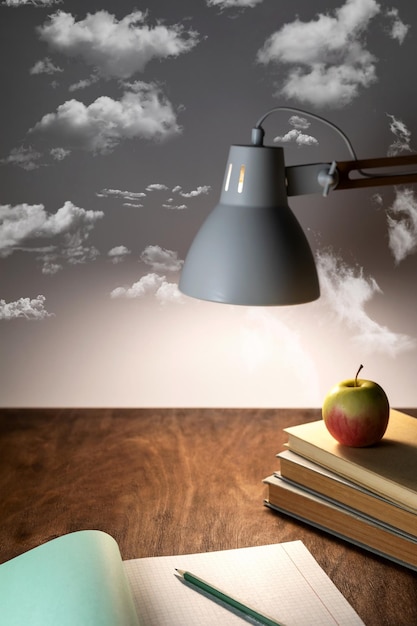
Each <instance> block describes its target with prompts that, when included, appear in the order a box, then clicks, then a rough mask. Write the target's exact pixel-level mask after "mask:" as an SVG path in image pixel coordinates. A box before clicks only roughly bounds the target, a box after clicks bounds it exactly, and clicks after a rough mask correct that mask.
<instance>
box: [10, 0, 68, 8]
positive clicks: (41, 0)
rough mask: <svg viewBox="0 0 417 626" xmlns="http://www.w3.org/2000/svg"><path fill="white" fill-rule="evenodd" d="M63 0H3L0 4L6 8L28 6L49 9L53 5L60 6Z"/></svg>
mask: <svg viewBox="0 0 417 626" xmlns="http://www.w3.org/2000/svg"><path fill="white" fill-rule="evenodd" d="M63 1H64V0H3V2H2V4H4V5H5V6H8V7H22V6H25V5H30V6H34V7H51V6H53V5H54V4H62V3H63Z"/></svg>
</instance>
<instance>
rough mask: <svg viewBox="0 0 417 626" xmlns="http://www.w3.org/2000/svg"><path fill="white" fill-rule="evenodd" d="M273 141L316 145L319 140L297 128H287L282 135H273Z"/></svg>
mask: <svg viewBox="0 0 417 626" xmlns="http://www.w3.org/2000/svg"><path fill="white" fill-rule="evenodd" d="M274 142H275V143H296V144H297V145H298V146H318V144H319V142H318V141H317V139H316V138H315V137H312V136H311V135H306V134H305V133H302V132H301V130H299V129H298V128H293V129H292V130H289V131H288V132H287V133H286V134H285V135H283V136H282V137H280V136H278V137H274Z"/></svg>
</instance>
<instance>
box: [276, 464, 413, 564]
mask: <svg viewBox="0 0 417 626" xmlns="http://www.w3.org/2000/svg"><path fill="white" fill-rule="evenodd" d="M264 482H265V483H266V485H267V497H266V500H265V504H266V505H267V506H269V507H270V508H272V509H275V510H276V511H279V512H281V513H284V514H286V515H289V516H291V517H294V518H296V519H298V520H300V521H302V522H305V523H307V524H310V525H312V526H314V527H316V528H319V529H320V530H324V531H326V532H329V533H331V534H333V535H335V536H336V537H339V538H341V539H345V540H346V541H348V542H350V543H353V544H355V545H357V546H360V547H362V548H365V549H366V550H370V551H371V552H375V553H376V554H379V555H381V556H384V557H387V558H389V559H391V560H392V561H395V562H397V563H400V564H401V565H405V566H406V567H409V568H410V569H413V570H416V571H417V538H416V537H414V536H412V535H407V534H406V533H402V532H399V531H397V530H396V529H394V528H392V527H389V526H388V525H385V524H382V523H378V522H377V521H376V520H374V519H372V518H370V517H368V516H365V515H361V514H359V513H358V512H357V511H355V510H353V509H349V508H348V507H344V506H340V505H338V504H337V503H336V502H329V501H328V500H326V499H323V498H321V497H320V496H319V495H317V494H312V493H309V492H308V491H306V490H305V489H302V488H300V487H297V486H296V485H293V484H290V483H289V482H287V481H285V480H283V479H282V478H281V477H280V476H279V475H276V474H274V475H272V476H268V477H267V478H265V479H264Z"/></svg>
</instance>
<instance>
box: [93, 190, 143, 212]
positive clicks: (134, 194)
mask: <svg viewBox="0 0 417 626" xmlns="http://www.w3.org/2000/svg"><path fill="white" fill-rule="evenodd" d="M96 196H98V197H99V198H121V199H122V200H124V202H123V206H130V207H134V208H142V207H143V204H141V203H140V202H138V200H140V199H142V198H146V193H144V192H143V191H122V190H121V189H102V190H101V191H99V192H97V193H96Z"/></svg>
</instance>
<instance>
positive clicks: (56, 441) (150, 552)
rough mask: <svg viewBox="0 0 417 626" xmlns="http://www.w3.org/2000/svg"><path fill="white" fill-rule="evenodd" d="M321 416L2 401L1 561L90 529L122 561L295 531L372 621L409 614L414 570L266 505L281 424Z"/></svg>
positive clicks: (388, 621) (416, 584) (388, 624)
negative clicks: (111, 541) (109, 542)
mask: <svg viewBox="0 0 417 626" xmlns="http://www.w3.org/2000/svg"><path fill="white" fill-rule="evenodd" d="M403 410H405V411H407V412H409V413H411V414H413V415H415V416H417V410H414V411H413V410H410V409H403ZM319 417H320V411H319V410H317V409H311V410H307V409H300V410H298V409H276V410H272V409H1V410H0V521H1V525H0V562H4V561H6V560H8V559H10V558H13V557H15V556H17V555H19V554H21V553H22V552H25V551H26V550H29V549H30V548H33V547H35V546H37V545H40V544H42V543H44V542H45V541H48V540H50V539H52V538H54V537H58V536H60V535H62V534H64V533H68V532H72V531H76V530H82V529H94V528H96V529H100V530H103V531H106V532H108V533H109V534H111V535H112V536H113V537H114V538H115V539H116V540H117V542H118V543H119V546H120V550H121V553H122V557H123V558H124V559H130V558H138V557H144V556H156V555H165V554H180V553H190V552H200V551H208V550H220V549H227V548H237V547H244V546H251V545H261V544H268V543H278V542H282V541H291V540H294V539H301V540H302V541H303V542H304V543H305V545H306V546H307V547H308V548H309V550H310V551H311V552H312V554H313V555H314V556H315V558H316V559H317V561H318V562H319V563H320V565H321V566H322V567H323V568H324V570H325V571H326V572H327V574H328V575H329V576H330V577H331V579H332V580H333V581H334V583H335V584H336V585H337V587H338V588H339V589H340V590H341V591H342V593H343V594H344V595H345V597H346V598H347V599H348V600H349V602H350V603H351V604H352V605H353V606H354V608H355V609H356V611H357V612H358V613H359V615H360V616H361V617H362V619H363V620H364V622H365V623H366V624H367V625H368V626H372V625H374V624H375V625H378V626H384V625H385V626H402V625H404V626H410V625H412V624H417V574H415V573H414V572H411V571H409V570H407V569H405V568H403V567H400V566H397V565H395V564H392V563H390V562H389V561H387V560H385V559H383V558H379V557H377V556H374V555H372V554H369V553H367V552H365V551H363V550H360V549H358V548H355V547H353V546H350V545H349V544H347V543H344V542H342V541H339V540H337V539H335V538H332V537H331V536H330V535H327V534H325V533H322V532H320V531H316V530H314V529H312V528H310V527H308V526H306V525H303V524H300V523H298V522H296V521H292V520H291V519H290V518H287V517H285V516H282V515H279V514H277V513H275V512H272V511H270V510H269V509H267V508H265V507H264V506H263V496H264V486H263V484H262V478H264V477H265V476H267V475H268V474H271V473H272V472H273V471H274V470H275V469H276V468H277V461H276V458H275V455H276V453H277V452H279V451H280V450H281V449H282V446H283V443H284V440H285V438H284V433H283V432H282V429H283V428H285V427H287V426H291V425H295V424H298V423H301V422H306V421H311V420H313V419H318V418H319ZM306 623H308V622H306Z"/></svg>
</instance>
